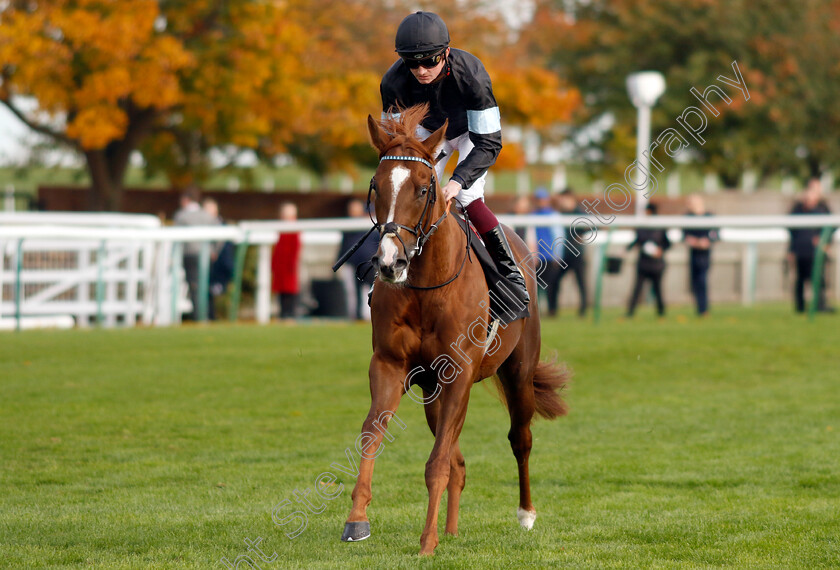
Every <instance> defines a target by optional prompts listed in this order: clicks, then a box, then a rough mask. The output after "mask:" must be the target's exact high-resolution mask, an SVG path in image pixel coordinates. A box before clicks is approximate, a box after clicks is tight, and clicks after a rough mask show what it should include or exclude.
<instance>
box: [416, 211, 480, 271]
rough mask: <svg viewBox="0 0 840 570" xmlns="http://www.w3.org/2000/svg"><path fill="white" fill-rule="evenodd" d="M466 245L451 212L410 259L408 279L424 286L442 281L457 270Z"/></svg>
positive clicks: (438, 214) (437, 215)
mask: <svg viewBox="0 0 840 570" xmlns="http://www.w3.org/2000/svg"><path fill="white" fill-rule="evenodd" d="M440 214H441V212H438V213H437V214H436V216H435V217H433V218H432V219H435V220H436V219H437V218H438V217H440ZM465 247H466V240H465V238H464V232H463V231H462V230H461V228H460V227H459V226H458V222H457V221H456V220H455V217H454V216H453V215H452V214H451V213H450V214H449V215H448V216H446V218H445V219H444V220H443V221H442V222H441V223H440V226H438V229H437V231H436V232H435V233H434V234H432V236H431V237H430V238H429V241H427V242H426V244H425V245H424V246H423V251H422V253H421V254H420V255H419V256H417V257H416V258H415V259H413V260H412V261H411V266H410V271H411V276H410V278H411V282H412V283H413V284H415V285H419V286H424V287H427V286H430V285H436V284H439V283H443V282H444V281H446V280H447V279H449V278H450V277H452V276H453V275H454V274H455V272H457V271H458V268H459V267H460V265H461V257H463V253H464V248H465Z"/></svg>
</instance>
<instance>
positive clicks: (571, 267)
mask: <svg viewBox="0 0 840 570" xmlns="http://www.w3.org/2000/svg"><path fill="white" fill-rule="evenodd" d="M560 213H561V214H563V215H568V216H572V215H575V214H583V215H586V212H585V211H584V210H583V208H581V207H580V204H578V201H577V198H576V197H575V193H574V191H573V190H572V189H571V188H566V189H565V190H563V191H562V192H561V193H560ZM581 234H582V235H581V236H580V237H582V236H583V235H585V232H581ZM575 247H576V248H577V249H578V251H580V255H575V253H574V251H569V255H566V256H565V258H564V259H563V261H565V262H566V267H564V268H562V269H561V270H560V275H559V276H558V278H557V295H558V297H559V296H560V287H561V285H562V283H563V277H565V276H566V274H567V273H569V272H573V273H574V274H575V281H576V282H577V288H578V299H579V304H578V316H579V317H583V316H585V315H586V305H587V297H586V261H585V259H584V253H585V252H584V250H583V244H579V243H577V240H575ZM567 251H568V250H567Z"/></svg>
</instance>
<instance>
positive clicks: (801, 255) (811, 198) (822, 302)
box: [788, 178, 834, 313]
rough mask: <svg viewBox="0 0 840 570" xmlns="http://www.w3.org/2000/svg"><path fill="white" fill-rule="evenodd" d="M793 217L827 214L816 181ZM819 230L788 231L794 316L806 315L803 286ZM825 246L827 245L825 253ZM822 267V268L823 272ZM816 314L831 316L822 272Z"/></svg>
mask: <svg viewBox="0 0 840 570" xmlns="http://www.w3.org/2000/svg"><path fill="white" fill-rule="evenodd" d="M790 213H791V214H795V215H799V214H802V215H812V214H830V213H831V211H830V210H829V209H828V205H826V203H825V202H824V201H823V199H822V184H821V183H820V179H819V178H812V179H811V180H809V181H808V186H807V187H806V188H805V191H804V192H803V193H802V200H801V201H799V202H797V203H796V204H795V205H794V206H793V209H792V210H791V212H790ZM821 233H822V232H821V229H820V228H791V230H790V248H789V251H788V261H789V262H790V263H791V264H793V263H795V266H796V285H795V286H794V303H795V308H796V312H798V313H802V312H804V311H805V283H806V282H810V281H811V276H812V273H813V270H814V260H815V258H816V255H817V246H818V245H819V241H820V234H821ZM827 248H828V246H827V245H826V253H827V252H828V251H827ZM824 268H825V265H823V269H824ZM817 310H819V311H824V312H834V308H833V307H829V306H828V303H827V302H826V298H825V272H824V271H823V274H822V275H821V276H820V290H819V293H818V296H817Z"/></svg>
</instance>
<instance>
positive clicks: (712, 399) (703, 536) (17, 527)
mask: <svg viewBox="0 0 840 570" xmlns="http://www.w3.org/2000/svg"><path fill="white" fill-rule="evenodd" d="M837 330H838V320H837V318H836V317H832V316H827V317H825V318H819V319H817V320H816V321H815V322H813V323H809V322H807V321H806V320H804V319H802V318H797V317H795V316H794V315H792V314H791V313H790V311H789V309H788V308H787V307H784V308H782V307H759V308H753V309H740V308H722V309H720V310H719V311H717V312H716V313H715V314H714V315H713V316H712V317H711V318H709V319H707V320H703V321H698V320H696V319H695V318H694V317H691V316H690V315H689V313H688V312H683V313H680V312H679V311H676V312H675V313H674V314H673V315H672V316H670V317H669V318H668V319H667V320H666V321H664V322H658V321H656V320H654V319H653V317H651V316H650V315H649V313H645V312H643V313H642V314H640V315H638V316H637V318H636V320H635V321H621V320H619V319H618V318H617V315H616V314H612V313H608V314H607V315H606V318H605V319H604V320H603V321H602V323H601V324H600V325H598V326H595V325H593V324H591V323H590V322H582V321H578V320H575V319H573V318H572V317H570V316H566V317H564V318H563V319H560V320H557V321H547V322H545V323H544V326H543V352H544V354H546V353H548V352H550V351H552V350H557V351H558V352H559V354H560V356H561V358H562V359H564V360H566V361H567V362H568V363H569V364H570V366H571V367H572V368H574V370H575V372H576V377H575V380H574V383H573V385H572V387H571V389H570V390H569V392H568V393H567V394H566V398H567V399H568V400H569V402H570V404H571V415H570V416H569V417H567V418H562V419H560V420H557V421H554V422H547V421H538V422H536V423H535V424H534V426H533V431H534V450H533V452H532V455H531V473H532V479H531V481H532V491H533V496H534V503H535V505H536V508H537V513H538V517H537V521H536V525H535V527H534V529H533V530H532V531H531V532H526V531H523V530H521V529H520V528H519V525H518V524H517V522H516V518H515V508H516V504H517V497H518V486H517V480H516V467H515V462H514V460H513V456H512V454H511V452H510V448H509V446H508V443H507V439H506V433H507V428H508V426H507V416H506V412H505V410H504V408H503V407H502V406H501V404H500V403H499V402H498V401H497V399H496V396H495V391H494V390H493V389H491V388H490V386H489V385H488V386H483V385H477V386H476V387H474V389H473V392H472V398H471V403H470V409H469V412H468V414H467V421H466V424H465V427H464V431H463V434H462V437H461V447H462V449H463V451H464V454H465V456H466V460H467V487H466V489H465V492H464V495H463V497H462V505H461V519H460V531H461V535H460V536H459V537H457V538H454V537H442V539H441V544H440V546H439V547H438V549H437V554H436V556H435V557H434V559H432V560H429V559H420V558H418V557H417V551H418V549H419V536H420V531H421V530H422V526H423V521H424V518H425V510H426V490H425V484H424V479H423V470H424V463H425V461H426V459H427V457H428V453H429V450H430V448H431V443H432V438H431V435H430V434H429V432H428V429H427V428H426V425H425V421H424V419H423V413H422V409H421V406H420V405H419V404H416V403H414V402H412V401H410V400H409V399H407V398H405V399H404V400H403V402H402V405H401V407H400V409H399V411H398V414H399V416H400V418H401V419H403V421H405V423H406V426H407V427H406V429H405V430H404V431H402V430H399V429H398V428H396V427H394V426H393V424H392V431H393V433H394V435H395V436H396V438H395V440H394V441H393V442H388V443H386V447H385V449H384V450H383V452H382V455H381V456H380V457H379V459H378V461H377V465H376V473H375V476H374V488H373V490H374V500H373V503H372V505H371V508H370V510H369V515H370V517H371V524H372V532H373V536H372V537H371V538H370V539H368V540H367V541H365V542H362V543H359V544H345V543H341V542H340V541H339V540H338V538H339V535H340V533H341V530H342V527H343V523H344V518H345V517H346V515H347V513H348V512H349V504H350V498H349V495H350V490H351V489H352V484H353V478H352V477H350V476H347V475H341V482H342V483H343V485H344V490H343V493H342V494H341V496H340V497H338V498H337V499H335V500H333V501H329V502H327V503H326V507H325V509H324V511H323V512H321V513H319V514H314V513H309V515H308V523H307V527H306V529H305V531H304V532H303V533H302V534H301V535H300V536H298V537H297V538H296V539H294V540H290V539H288V538H287V537H286V536H285V535H284V531H289V530H291V529H292V528H293V527H295V526H296V525H295V524H290V525H288V526H287V527H282V528H281V527H278V526H275V525H274V524H273V523H272V520H271V510H272V506H273V505H276V504H278V503H280V502H281V501H283V500H284V499H290V500H292V501H293V500H294V497H293V492H294V491H295V490H296V489H297V490H299V491H301V492H305V490H306V489H312V488H313V487H314V481H315V479H316V477H317V476H318V475H319V474H321V473H323V472H325V471H327V470H332V471H333V472H336V474H339V475H340V472H337V471H336V470H335V469H330V464H331V463H332V462H346V459H345V457H344V450H345V448H348V447H349V448H351V449H352V448H353V444H354V441H355V438H356V436H357V435H358V430H359V427H360V426H361V421H362V419H363V417H364V415H365V414H366V412H367V407H368V404H369V398H368V388H367V379H366V369H367V361H368V359H369V356H370V334H369V328H368V327H367V326H365V325H349V324H334V325H329V324H327V325H314V326H307V325H299V326H268V327H257V326H244V325H240V326H232V325H217V326H209V327H183V328H177V329H134V330H119V331H101V330H90V331H80V330H76V331H66V332H25V333H23V334H12V333H9V334H4V335H2V338H0V341H1V342H0V388H2V400H0V455H1V456H2V470H1V471H0V560H2V563H0V565H2V566H4V567H21V568H24V567H25V568H38V567H58V568H61V567H66V568H76V567H89V566H93V567H102V568H212V567H216V568H223V567H224V565H223V564H222V563H220V559H221V558H222V557H226V558H227V559H228V560H229V561H230V562H231V564H233V563H235V562H236V559H237V556H240V555H242V554H245V553H246V550H247V546H246V545H245V544H244V540H245V539H246V538H249V539H252V540H256V539H257V538H259V537H261V538H262V539H263V541H262V543H261V544H260V548H261V549H262V550H263V551H264V552H265V553H266V554H268V555H271V554H272V553H275V552H276V554H277V558H276V559H274V561H272V562H268V563H266V562H258V564H259V566H260V567H261V568H263V569H266V568H335V567H339V566H340V567H342V568H368V567H386V566H387V567H396V568H409V567H412V568H413V567H417V566H421V567H431V566H432V565H434V566H435V567H441V568H466V567H487V568H504V567H514V566H520V567H521V566H530V567H553V566H558V565H562V566H565V567H572V568H574V567H579V568H591V567H665V568H695V567H718V566H733V567H785V568H792V567H801V568H816V567H832V566H834V567H836V566H837V565H838V563H840V543H838V541H839V540H840V539H838V537H840V523H838V512H840V433H838V432H840V399H838V397H837V391H838V386H837V382H838V353H840V348H839V347H840V345H838V335H837ZM333 489H336V488H335V487H333ZM287 512H290V509H286V510H284V511H283V513H284V514H285V513H287ZM444 513H445V509H442V515H441V525H440V530H441V532H442V530H443V517H444V516H445V514H444ZM240 560H243V559H240ZM246 567H247V565H246V564H245V563H244V562H243V563H241V564H240V566H239V568H246Z"/></svg>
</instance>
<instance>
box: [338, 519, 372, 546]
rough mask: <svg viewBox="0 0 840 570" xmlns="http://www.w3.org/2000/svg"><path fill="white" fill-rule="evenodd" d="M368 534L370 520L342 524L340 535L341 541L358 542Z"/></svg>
mask: <svg viewBox="0 0 840 570" xmlns="http://www.w3.org/2000/svg"><path fill="white" fill-rule="evenodd" d="M369 536H370V522H369V521H360V522H349V523H345V524H344V533H343V534H342V535H341V540H342V542H358V541H360V540H364V539H366V538H368V537H369Z"/></svg>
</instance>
